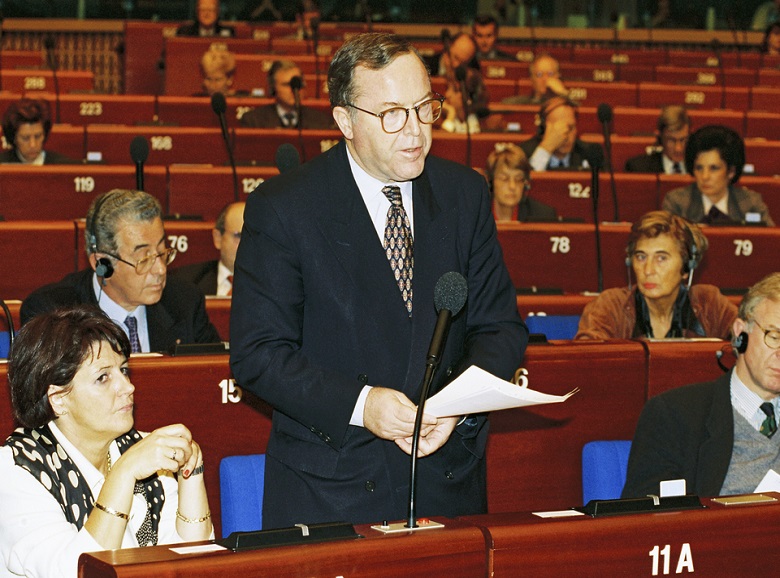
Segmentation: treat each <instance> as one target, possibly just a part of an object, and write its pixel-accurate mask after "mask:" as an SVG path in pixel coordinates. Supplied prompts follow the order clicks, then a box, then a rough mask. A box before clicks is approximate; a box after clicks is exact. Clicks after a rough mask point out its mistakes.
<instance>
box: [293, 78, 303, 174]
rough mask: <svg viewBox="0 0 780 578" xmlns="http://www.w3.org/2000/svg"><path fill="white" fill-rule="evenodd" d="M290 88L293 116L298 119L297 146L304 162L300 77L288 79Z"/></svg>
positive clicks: (301, 84)
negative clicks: (293, 104)
mask: <svg viewBox="0 0 780 578" xmlns="http://www.w3.org/2000/svg"><path fill="white" fill-rule="evenodd" d="M290 88H291V89H292V91H293V98H294V99H295V115H296V116H297V118H298V123H297V128H298V146H300V149H301V154H302V155H303V161H304V162H306V146H305V144H304V142H303V107H302V106H301V89H302V88H303V79H302V78H301V77H300V76H293V77H292V78H291V79H290Z"/></svg>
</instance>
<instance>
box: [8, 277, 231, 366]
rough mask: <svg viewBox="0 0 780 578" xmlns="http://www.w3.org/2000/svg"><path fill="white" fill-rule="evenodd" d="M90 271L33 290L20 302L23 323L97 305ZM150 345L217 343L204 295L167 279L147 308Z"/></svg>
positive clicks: (164, 348) (153, 347) (159, 348)
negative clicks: (60, 310) (62, 310)
mask: <svg viewBox="0 0 780 578" xmlns="http://www.w3.org/2000/svg"><path fill="white" fill-rule="evenodd" d="M92 273H93V271H92V269H85V270H83V271H79V272H78V273H71V274H70V275H67V276H66V277H65V278H63V279H62V280H61V281H59V282H57V283H52V284H51V285H45V286H44V287H41V288H40V289H36V290H35V291H33V292H32V293H31V294H30V295H29V296H28V297H27V299H25V300H24V302H22V309H21V312H20V316H21V321H22V324H24V323H26V322H27V321H29V320H30V319H32V318H33V317H35V316H36V315H39V314H41V313H45V312H47V311H52V310H54V309H56V308H58V307H67V306H72V305H79V304H85V303H86V304H92V305H97V302H98V301H97V296H96V295H95V292H94V290H93V288H92ZM146 321H147V324H148V327H149V345H150V349H151V350H152V351H167V350H168V349H170V348H171V347H172V346H173V345H175V344H176V343H177V342H179V343H216V342H219V341H221V339H220V338H219V333H217V330H216V329H215V328H214V326H213V325H212V324H211V322H210V321H209V318H208V315H207V313H206V303H205V300H204V298H203V294H202V293H201V292H200V291H199V290H198V289H197V288H196V287H194V286H193V285H192V284H190V283H187V282H185V281H179V280H177V279H172V278H170V277H169V278H168V280H167V282H166V284H165V289H163V294H162V298H161V299H160V301H158V302H157V303H155V304H154V305H147V306H146Z"/></svg>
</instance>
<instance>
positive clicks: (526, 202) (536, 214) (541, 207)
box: [517, 195, 558, 222]
mask: <svg viewBox="0 0 780 578" xmlns="http://www.w3.org/2000/svg"><path fill="white" fill-rule="evenodd" d="M529 219H530V220H532V221H556V220H558V213H556V211H555V209H554V208H553V207H551V206H550V205H547V204H545V203H542V202H541V201H537V200H536V199H532V198H531V197H529V196H527V195H526V196H525V197H523V200H522V201H520V203H518V205H517V220H518V221H520V222H525V221H528V220H529Z"/></svg>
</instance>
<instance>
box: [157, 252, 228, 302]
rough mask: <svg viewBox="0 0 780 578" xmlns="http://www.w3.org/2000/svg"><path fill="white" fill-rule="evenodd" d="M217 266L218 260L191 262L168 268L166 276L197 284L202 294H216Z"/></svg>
mask: <svg viewBox="0 0 780 578" xmlns="http://www.w3.org/2000/svg"><path fill="white" fill-rule="evenodd" d="M218 268H219V261H218V260H216V261H203V262H202V263H192V264H190V265H184V266H183V267H176V268H175V269H168V276H169V277H175V278H176V279H182V280H184V281H187V282H188V283H192V284H193V285H197V286H198V288H199V289H200V290H201V291H202V292H203V294H204V295H216V294H217V270H218Z"/></svg>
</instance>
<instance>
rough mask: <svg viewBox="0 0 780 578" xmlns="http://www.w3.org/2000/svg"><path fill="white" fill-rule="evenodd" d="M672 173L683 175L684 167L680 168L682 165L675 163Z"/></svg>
mask: <svg viewBox="0 0 780 578" xmlns="http://www.w3.org/2000/svg"><path fill="white" fill-rule="evenodd" d="M672 171H673V172H675V173H677V174H678V175H679V174H681V173H682V167H681V166H680V163H674V167H672Z"/></svg>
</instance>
